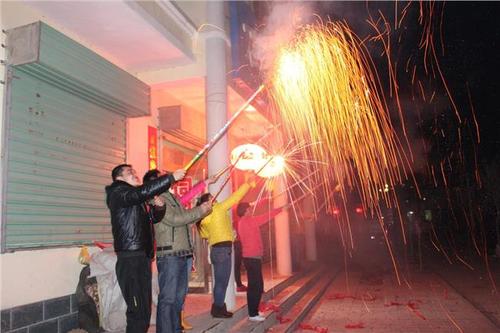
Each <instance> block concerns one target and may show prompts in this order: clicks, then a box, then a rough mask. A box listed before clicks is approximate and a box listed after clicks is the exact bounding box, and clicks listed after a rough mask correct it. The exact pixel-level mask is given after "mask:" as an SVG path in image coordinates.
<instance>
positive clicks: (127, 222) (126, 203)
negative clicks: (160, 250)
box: [106, 175, 175, 258]
mask: <svg viewBox="0 0 500 333" xmlns="http://www.w3.org/2000/svg"><path fill="white" fill-rule="evenodd" d="M174 182H175V179H174V177H173V176H172V175H165V176H161V177H159V178H158V179H155V180H153V181H150V182H148V183H147V184H146V185H142V186H138V187H135V186H132V185H130V184H128V183H126V182H124V181H121V180H116V181H114V182H113V183H112V184H111V185H109V186H106V196H107V197H106V203H107V205H108V208H109V210H110V213H111V228H112V231H113V239H114V248H115V251H116V252H121V251H139V250H144V251H145V252H146V254H147V255H148V256H149V257H151V258H152V256H153V226H152V225H151V222H153V223H156V222H159V221H161V219H163V216H164V215H165V206H163V207H156V206H150V207H153V209H152V210H151V211H150V212H149V213H148V208H147V201H148V200H149V199H151V198H153V197H154V196H155V195H158V194H160V193H163V192H165V191H167V190H168V189H169V188H170V186H171V185H172V184H173V183H174Z"/></svg>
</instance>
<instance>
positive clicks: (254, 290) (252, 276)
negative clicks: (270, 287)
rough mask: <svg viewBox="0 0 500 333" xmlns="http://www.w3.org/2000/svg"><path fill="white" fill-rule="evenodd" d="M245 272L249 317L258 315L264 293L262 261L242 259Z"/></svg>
mask: <svg viewBox="0 0 500 333" xmlns="http://www.w3.org/2000/svg"><path fill="white" fill-rule="evenodd" d="M243 264H244V265H245V268H246V270H247V277H248V287H247V288H248V289H247V304H248V315H249V316H250V317H254V316H258V315H259V304H260V298H261V296H262V293H263V292H264V279H263V278H262V260H261V259H256V258H243Z"/></svg>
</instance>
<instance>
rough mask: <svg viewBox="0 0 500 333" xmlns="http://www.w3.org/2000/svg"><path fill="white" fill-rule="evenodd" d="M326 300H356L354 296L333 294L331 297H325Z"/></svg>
mask: <svg viewBox="0 0 500 333" xmlns="http://www.w3.org/2000/svg"><path fill="white" fill-rule="evenodd" d="M326 298H327V299H346V298H351V299H358V298H357V297H355V296H352V295H347V294H342V293H335V294H333V295H330V296H327V297H326Z"/></svg>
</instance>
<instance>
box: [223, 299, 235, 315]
mask: <svg viewBox="0 0 500 333" xmlns="http://www.w3.org/2000/svg"><path fill="white" fill-rule="evenodd" d="M222 311H223V312H224V315H225V316H226V317H227V318H231V317H232V316H233V313H232V312H230V311H227V307H226V303H224V306H223V307H222Z"/></svg>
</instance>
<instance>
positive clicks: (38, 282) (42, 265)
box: [0, 1, 205, 332]
mask: <svg viewBox="0 0 500 333" xmlns="http://www.w3.org/2000/svg"><path fill="white" fill-rule="evenodd" d="M201 8H203V11H204V8H205V7H204V6H203V7H201ZM195 9H196V8H195V7H193V10H195ZM0 13H1V20H0V25H1V27H0V28H1V29H4V30H8V29H11V28H14V27H17V26H21V25H25V24H29V23H32V22H35V21H38V20H43V21H44V22H46V23H48V24H49V25H51V26H52V27H54V28H56V29H57V30H59V31H61V32H63V33H64V34H66V35H67V36H68V37H70V38H72V39H74V40H75V41H77V42H79V43H81V44H82V45H84V46H86V47H87V48H89V49H91V50H92V51H94V52H96V53H98V54H99V55H101V56H103V57H105V58H106V59H108V60H109V61H111V62H113V63H115V64H117V65H119V63H118V62H117V61H114V60H115V59H112V58H110V57H109V55H107V54H105V53H104V52H102V51H101V50H97V49H95V48H93V47H92V45H88V44H86V43H85V42H84V41H82V40H81V39H79V38H78V36H76V35H75V34H72V33H71V31H68V30H67V29H65V28H64V27H61V26H59V25H58V24H57V23H55V22H51V21H50V20H49V19H48V18H47V17H45V16H44V15H43V14H42V13H41V12H38V11H37V10H35V9H33V8H31V7H29V6H26V5H24V4H23V3H22V2H19V1H0ZM199 15H201V17H202V16H203V12H200V14H199ZM0 35H1V38H0V39H1V41H2V43H5V34H0ZM200 44H202V43H201V41H200ZM196 50H197V51H196V52H195V53H200V51H201V53H203V49H202V47H201V46H200V45H197V46H196ZM0 59H2V60H4V59H5V49H4V48H0ZM200 59H201V60H200V61H199V62H196V63H195V64H192V65H190V66H186V68H187V69H189V68H193V73H191V76H200V73H202V75H201V76H203V73H205V69H204V62H203V59H204V57H200ZM186 68H183V69H182V68H179V67H177V68H175V70H177V71H178V72H179V76H180V77H183V75H185V73H186ZM4 73H5V68H4V66H0V76H1V77H2V79H1V80H2V81H3V80H4V79H3V77H4ZM180 73H183V74H182V75H181V74H180ZM133 74H134V75H136V76H137V77H138V78H139V79H144V78H143V77H141V73H133ZM142 76H144V74H142ZM153 81H154V80H153ZM150 82H151V81H150ZM0 88H1V89H0V101H1V104H0V108H1V110H0V111H1V112H0V123H1V124H2V127H1V133H0V145H1V147H2V164H1V166H2V167H3V163H4V161H3V158H4V143H5V142H4V140H5V138H4V135H5V129H4V121H5V119H4V117H5V110H4V106H5V105H4V102H5V101H4V98H5V93H4V89H5V85H1V86H0ZM157 96H159V95H157ZM165 96H166V95H165V94H164V93H162V96H160V97H159V98H158V99H155V97H154V96H153V99H154V101H153V103H152V108H151V109H152V110H151V113H152V116H151V117H141V118H133V119H128V120H127V148H126V156H127V159H126V160H127V163H130V164H132V165H133V166H134V168H135V169H136V170H137V172H138V174H139V175H141V176H142V175H143V174H144V173H145V172H146V171H147V169H148V155H147V148H148V147H147V137H148V136H147V135H148V134H147V130H148V126H154V127H156V126H157V124H158V122H157V118H158V117H157V116H158V114H157V113H158V111H157V107H158V106H161V105H162V104H164V103H167V101H171V98H173V97H172V96H169V97H168V98H167V97H165ZM181 104H182V103H181ZM203 118H204V115H203V114H197V115H196V116H195V117H194V118H193V117H192V116H191V115H190V119H188V121H187V122H186V123H185V124H186V127H187V128H186V129H184V128H183V129H184V130H185V131H188V132H190V133H193V134H196V135H197V136H199V137H201V138H204V137H205V128H204V120H203ZM200 126H201V127H200ZM160 158H161V157H160ZM1 171H2V172H1V177H0V185H2V184H3V181H4V179H3V171H4V170H1ZM110 182H111V177H110ZM0 193H1V192H0ZM0 195H1V194H0ZM1 201H2V197H0V202H1ZM0 207H1V206H0ZM1 213H2V212H1V208H0V216H2V215H1ZM94 251H97V250H96V248H94V247H92V248H90V252H91V253H92V252H94ZM79 252H80V248H79V247H59V248H52V249H36V250H22V251H15V252H11V253H4V254H0V272H1V273H0V278H1V281H0V309H1V310H2V329H1V331H2V332H3V331H6V330H5V327H4V326H3V324H4V314H5V316H8V318H9V321H8V322H9V323H10V324H9V325H10V326H9V327H13V326H12V325H11V324H12V322H11V321H10V320H11V319H15V318H14V317H15V313H16V312H15V311H17V310H15V309H18V308H19V307H25V306H26V307H27V308H29V309H31V308H34V309H38V308H39V306H42V307H44V306H45V302H48V301H50V300H53V299H56V301H55V302H56V303H57V304H59V303H64V304H66V303H65V302H66V300H67V299H71V295H73V294H74V292H75V289H76V286H77V283H78V278H79V274H80V271H81V269H82V267H83V266H82V265H81V264H80V263H79V262H78V255H79ZM68 297H69V298H68ZM63 298H64V301H63V300H62V299H63ZM40 302H42V303H43V304H42V303H40ZM58 302H59V303H58ZM40 304H42V305H40ZM71 306H73V305H71ZM23 311H24V310H23ZM71 311H73V312H74V309H73V310H71ZM71 311H70V312H71ZM6 318H7V317H6ZM73 319H74V318H73ZM6 320H7V319H6ZM50 320H52V321H53V319H50ZM58 323H59V322H58ZM31 324H36V322H33V323H30V325H31ZM52 324H53V323H52ZM52 324H51V325H52ZM58 325H59V329H60V327H61V325H63V324H61V323H59V324H58ZM63 326H64V325H63Z"/></svg>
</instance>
